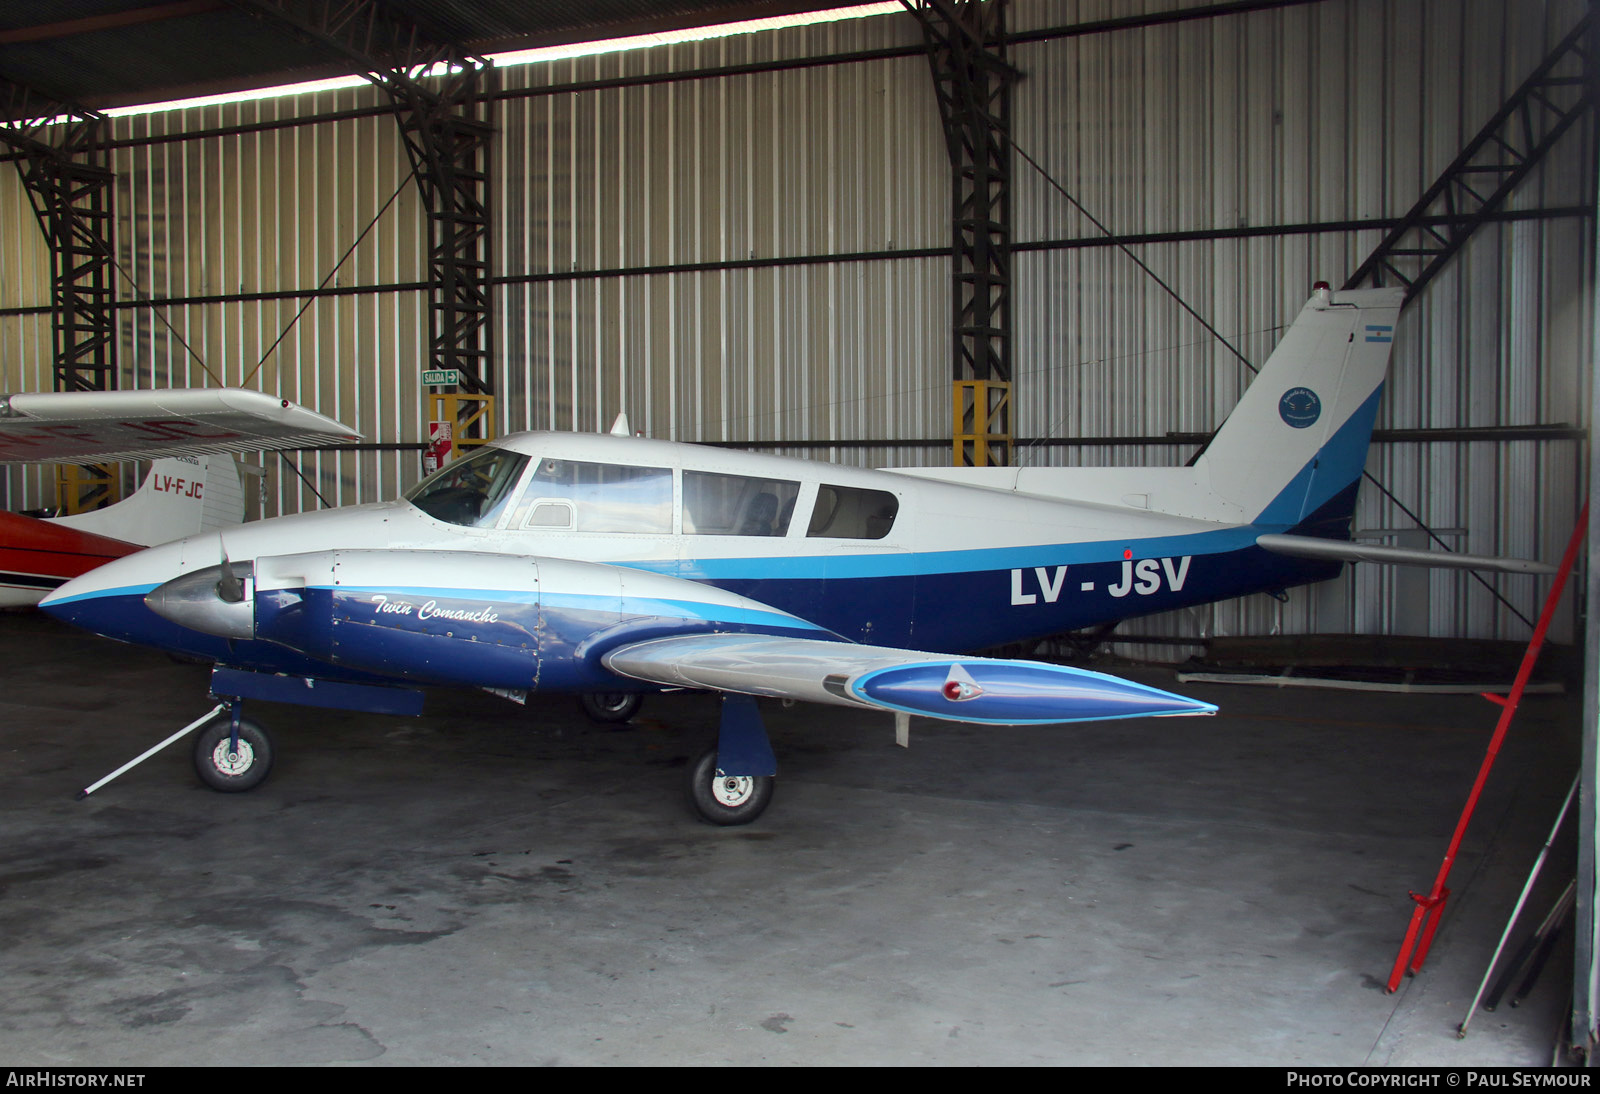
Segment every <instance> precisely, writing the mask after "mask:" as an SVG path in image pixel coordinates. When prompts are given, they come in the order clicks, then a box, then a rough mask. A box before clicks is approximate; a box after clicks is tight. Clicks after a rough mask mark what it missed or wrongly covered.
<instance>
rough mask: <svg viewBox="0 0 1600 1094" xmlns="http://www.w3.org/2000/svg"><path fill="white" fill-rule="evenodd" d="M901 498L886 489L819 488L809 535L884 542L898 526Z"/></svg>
mask: <svg viewBox="0 0 1600 1094" xmlns="http://www.w3.org/2000/svg"><path fill="white" fill-rule="evenodd" d="M899 512H900V499H898V498H896V497H895V496H894V495H893V494H891V493H889V492H888V491H886V490H862V489H859V488H857V487H853V486H827V485H823V486H819V487H817V504H816V507H815V508H814V509H812V511H811V524H810V526H809V527H807V529H806V535H808V536H814V537H818V538H826V539H882V538H883V537H884V536H886V535H888V534H889V530H890V529H891V528H893V527H894V518H895V517H896V516H897V515H898V514H899Z"/></svg>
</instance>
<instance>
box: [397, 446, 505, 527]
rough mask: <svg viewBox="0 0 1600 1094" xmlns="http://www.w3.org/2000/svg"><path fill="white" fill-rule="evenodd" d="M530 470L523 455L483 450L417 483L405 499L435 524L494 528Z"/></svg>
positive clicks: (498, 449) (491, 449)
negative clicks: (527, 469)
mask: <svg viewBox="0 0 1600 1094" xmlns="http://www.w3.org/2000/svg"><path fill="white" fill-rule="evenodd" d="M527 466H528V457H527V456H524V455H522V454H521V453H520V452H513V451H511V450H510V449H508V448H493V447H488V448H480V449H479V450H478V451H477V452H475V453H473V454H472V455H470V456H467V457H465V458H464V459H459V460H456V461H455V462H453V463H449V464H446V465H445V466H444V467H442V468H440V469H439V470H438V471H437V472H435V473H434V474H433V475H430V476H429V477H428V478H426V479H423V480H422V481H421V482H419V483H417V485H415V486H413V487H412V488H411V489H410V490H409V491H407V492H406V494H405V499H406V500H407V501H409V502H410V503H411V504H412V505H415V506H416V507H417V508H418V509H421V510H422V511H423V512H424V513H426V514H428V515H429V516H430V517H433V518H434V519H435V520H442V521H445V522H447V523H449V524H462V525H466V526H467V527H469V528H493V527H494V526H495V524H496V523H497V522H498V521H499V520H500V514H501V513H502V512H504V511H505V507H506V502H507V501H509V500H510V498H511V495H512V492H513V490H514V488H515V487H516V485H517V483H518V482H519V481H521V479H522V471H523V468H525V467H527Z"/></svg>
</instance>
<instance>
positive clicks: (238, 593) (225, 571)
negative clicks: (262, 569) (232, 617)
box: [217, 536, 244, 604]
mask: <svg viewBox="0 0 1600 1094" xmlns="http://www.w3.org/2000/svg"><path fill="white" fill-rule="evenodd" d="M217 542H218V543H219V544H221V546H222V574H221V576H220V577H218V578H217V596H218V597H219V598H221V599H222V600H225V601H227V602H228V603H229V604H239V603H242V602H243V601H244V582H242V581H240V580H239V575H238V574H236V573H234V572H233V566H232V564H231V563H229V562H228V545H227V544H226V543H223V542H222V537H221V536H218V537H217Z"/></svg>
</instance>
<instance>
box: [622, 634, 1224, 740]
mask: <svg viewBox="0 0 1600 1094" xmlns="http://www.w3.org/2000/svg"><path fill="white" fill-rule="evenodd" d="M602 661H603V662H604V664H605V666H606V668H608V669H610V670H611V671H612V672H615V673H618V674H620V675H623V676H629V677H632V678H634V679H636V680H646V681H649V682H650V683H655V684H662V685H665V686H668V687H691V688H711V689H714V690H717V691H731V692H737V693H740V694H745V695H764V696H771V697H775V698H784V699H799V700H803V701H806V702H817V703H833V704H835V705H840V706H857V707H860V706H866V707H877V708H879V709H882V710H892V711H902V712H905V713H908V714H919V715H922V716H924V717H928V718H943V719H947V720H949V721H956V722H976V723H979V724H985V725H1044V724H1050V723H1055V722H1085V721H1095V720H1101V719H1109V718H1138V717H1144V716H1149V715H1156V716H1160V715H1177V714H1213V713H1215V712H1216V709H1217V708H1216V707H1214V706H1212V705H1211V704H1210V703H1201V702H1197V701H1195V700H1193V699H1186V698H1184V697H1183V696H1181V695H1173V694H1171V693H1170V692H1165V691H1161V690H1160V689H1159V688H1152V687H1146V686H1145V685H1143V684H1136V683H1134V682H1133V681H1131V680H1122V679H1119V678H1117V677H1115V676H1107V675H1105V674H1104V673H1099V672H1089V671H1087V670H1084V669H1074V668H1068V667H1066V666H1064V665H1047V664H1044V663H1042V662H1039V661H1009V660H997V659H993V658H987V657H952V656H950V655H949V654H940V653H918V652H916V651H914V650H901V649H892V648H887V647H882V646H858V645H854V644H852V643H848V642H831V641H826V640H820V639H811V638H783V637H777V636H773V635H761V634H710V635H683V636H677V637H671V638H656V639H651V640H648V641H645V642H636V643H633V644H631V645H627V646H621V647H618V648H617V649H615V650H612V651H611V652H610V653H608V654H606V655H605V657H604V658H603V659H602Z"/></svg>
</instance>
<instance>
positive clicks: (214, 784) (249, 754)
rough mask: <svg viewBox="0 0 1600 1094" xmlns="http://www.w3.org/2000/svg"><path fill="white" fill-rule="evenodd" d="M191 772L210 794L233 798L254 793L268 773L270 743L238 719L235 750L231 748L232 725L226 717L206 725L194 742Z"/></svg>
mask: <svg viewBox="0 0 1600 1094" xmlns="http://www.w3.org/2000/svg"><path fill="white" fill-rule="evenodd" d="M194 769H195V773H196V774H198V775H199V776H200V781H201V782H203V783H205V784H206V785H207V786H209V787H210V788H211V789H213V790H220V791H222V792H224V793H228V794H233V793H238V792H240V791H243V790H254V789H255V788H256V787H258V786H260V785H261V784H262V783H263V782H265V781H266V778H267V775H268V774H270V773H271V771H272V740H271V738H269V737H268V736H267V731H266V730H264V729H262V728H261V727H260V726H259V725H257V724H256V723H254V722H252V721H250V720H249V719H248V718H240V719H239V748H238V751H234V748H233V721H232V719H231V718H229V717H228V716H227V715H226V714H224V715H223V716H221V717H220V718H217V719H216V720H215V721H213V722H211V723H210V724H208V725H206V726H205V727H204V728H202V729H201V730H200V735H199V736H198V737H196V738H195V742H194Z"/></svg>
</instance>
